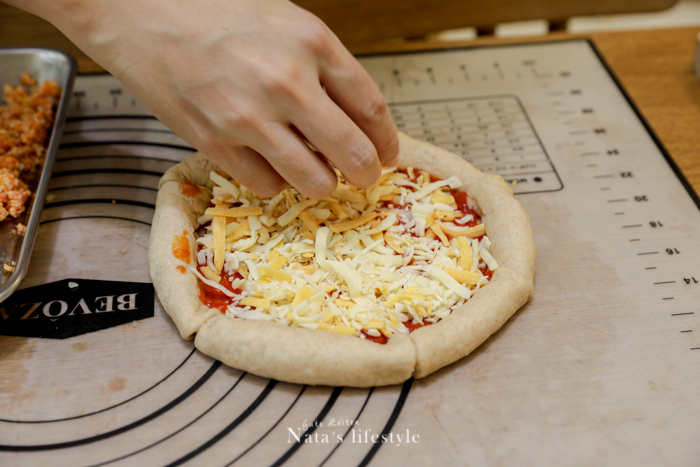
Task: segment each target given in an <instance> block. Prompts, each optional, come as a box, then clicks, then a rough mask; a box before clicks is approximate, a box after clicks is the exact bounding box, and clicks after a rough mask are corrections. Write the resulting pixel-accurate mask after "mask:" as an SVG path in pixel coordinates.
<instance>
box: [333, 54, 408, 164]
mask: <svg viewBox="0 0 700 467" xmlns="http://www.w3.org/2000/svg"><path fill="white" fill-rule="evenodd" d="M330 57H331V60H332V62H329V63H328V64H327V65H326V66H323V67H322V69H321V72H320V77H321V83H322V85H323V86H324V87H325V88H326V92H327V93H328V96H329V97H330V98H331V99H332V100H333V101H334V102H335V103H336V104H337V105H338V106H339V107H340V108H341V109H342V110H343V111H344V112H345V113H346V114H347V115H348V116H349V117H350V118H351V119H352V120H353V121H354V122H355V124H356V125H357V126H358V127H359V128H360V129H361V130H362V131H363V132H364V133H365V134H366V135H367V136H368V137H369V139H370V140H371V141H372V144H373V145H374V147H375V148H376V151H377V155H378V157H379V160H380V161H381V163H382V165H384V166H386V167H388V166H394V165H396V164H397V163H398V154H399V140H398V137H397V136H396V126H395V125H394V121H393V120H392V119H391V114H390V113H389V108H388V106H387V104H386V101H385V100H384V97H383V96H382V93H381V92H380V91H379V88H378V87H377V85H376V84H375V83H374V81H373V80H372V78H371V77H370V76H369V74H368V73H367V71H366V70H365V69H364V68H362V66H361V65H360V64H359V63H358V62H357V60H355V58H354V57H353V56H352V55H350V53H349V52H347V51H346V50H345V49H342V52H341V53H337V54H334V55H331V56H330Z"/></svg>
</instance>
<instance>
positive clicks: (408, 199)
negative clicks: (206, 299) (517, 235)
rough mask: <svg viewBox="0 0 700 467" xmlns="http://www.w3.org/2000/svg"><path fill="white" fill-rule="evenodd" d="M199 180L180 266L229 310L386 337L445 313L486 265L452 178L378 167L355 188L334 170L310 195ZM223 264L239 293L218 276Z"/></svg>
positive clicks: (476, 228) (490, 261)
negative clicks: (324, 187) (191, 239)
mask: <svg viewBox="0 0 700 467" xmlns="http://www.w3.org/2000/svg"><path fill="white" fill-rule="evenodd" d="M210 177H211V180H212V182H214V184H215V187H214V189H213V191H212V193H213V194H214V195H213V199H212V202H213V204H214V206H213V207H209V208H207V210H206V211H205V214H204V215H202V216H201V217H200V218H199V220H200V222H201V226H200V228H199V229H198V231H197V234H198V238H197V242H196V243H197V245H198V246H199V248H200V250H199V251H198V253H197V261H198V269H197V268H192V271H193V272H194V274H195V275H196V276H197V278H198V279H199V280H201V281H203V282H204V283H205V284H206V285H208V286H211V287H214V288H216V289H217V290H220V291H222V292H223V293H225V294H226V295H227V296H229V297H233V298H234V302H233V303H232V304H231V305H230V306H229V307H228V310H227V312H226V313H227V314H228V315H229V316H231V317H234V318H242V319H264V320H270V321H277V322H280V323H283V324H286V325H290V326H298V327H306V328H311V329H320V330H325V331H329V332H335V333H339V334H347V335H354V336H358V337H363V338H375V339H379V338H384V339H386V338H390V337H391V336H393V335H394V334H396V333H408V332H409V328H410V329H412V328H414V327H415V326H416V325H417V324H415V323H418V324H430V323H435V322H437V321H439V320H440V319H442V318H444V317H446V316H447V315H448V314H449V313H450V312H451V310H452V309H453V308H455V307H457V306H460V305H461V304H463V303H464V302H465V301H466V300H468V299H469V298H470V297H471V296H472V294H473V293H475V292H476V291H477V290H478V289H479V288H480V287H482V286H484V285H486V284H488V282H489V279H488V277H489V276H487V275H485V273H484V271H485V270H486V268H488V269H490V270H491V271H494V270H495V269H496V268H497V267H498V263H497V262H496V260H495V258H494V257H493V255H491V254H490V252H489V247H490V245H491V242H490V241H489V239H488V236H486V235H485V234H486V232H485V228H484V225H483V224H476V221H477V219H474V218H473V216H472V215H471V214H468V213H463V212H461V211H460V210H459V208H458V206H457V204H456V202H455V197H454V196H453V194H452V193H453V192H451V191H450V190H453V189H456V188H458V187H459V186H461V182H460V181H459V180H458V179H457V178H456V177H450V178H448V179H447V180H437V181H433V180H434V179H431V177H430V176H429V175H428V174H427V172H424V171H418V170H414V169H413V168H408V169H406V170H405V171H401V170H397V169H385V170H384V171H383V173H382V176H381V178H380V180H379V182H378V183H377V184H376V185H374V186H373V187H371V188H369V189H367V190H357V189H355V188H353V187H351V186H349V185H347V184H345V183H344V182H343V180H342V179H341V180H340V181H339V183H338V187H337V188H336V190H335V191H334V192H333V194H332V195H331V196H329V197H327V198H323V199H320V200H310V199H305V198H303V197H302V196H301V195H300V194H299V193H298V192H297V191H296V190H295V189H293V188H288V189H287V190H284V191H283V192H282V193H280V194H279V195H277V196H275V197H273V198H270V199H260V198H257V197H255V196H254V195H253V194H252V192H250V191H249V190H248V189H246V188H245V187H242V186H240V185H238V184H237V183H236V182H234V181H231V180H228V179H226V178H225V177H223V176H222V175H220V174H219V173H216V172H212V173H211V174H210ZM475 224H476V225H475ZM200 271H201V272H200ZM224 273H226V274H228V275H226V276H225V275H224ZM234 273H238V274H240V275H239V276H237V277H238V278H237V279H235V280H234V279H231V280H232V286H233V288H234V289H236V290H240V291H241V292H240V294H234V293H232V292H231V291H230V290H228V289H227V288H226V287H223V286H222V285H221V284H220V283H219V282H221V281H222V280H223V279H222V277H232V275H233V274H234ZM241 276H242V278H241ZM411 322H413V323H414V324H413V325H412V326H409V324H410V323H411Z"/></svg>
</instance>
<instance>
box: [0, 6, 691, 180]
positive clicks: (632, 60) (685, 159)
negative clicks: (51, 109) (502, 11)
mask: <svg viewBox="0 0 700 467" xmlns="http://www.w3.org/2000/svg"><path fill="white" fill-rule="evenodd" d="M0 6H2V5H1V4H0ZM1 12H2V15H0V47H18V46H49V47H59V48H63V49H65V50H67V51H68V52H70V53H72V54H74V56H75V57H76V58H77V59H78V63H79V67H78V68H79V72H95V71H101V68H100V67H99V66H97V65H96V64H95V63H94V62H92V61H91V60H90V59H89V58H88V57H87V56H85V54H83V53H82V52H81V51H79V50H78V49H77V48H76V47H75V46H73V45H72V44H71V43H70V42H69V41H68V40H67V39H66V38H65V37H64V36H62V35H61V34H60V33H59V32H58V31H56V30H55V29H54V28H53V27H52V26H51V25H49V24H48V23H45V22H43V21H41V20H37V19H36V18H34V19H31V18H28V17H27V16H26V15H16V14H15V13H14V11H13V10H5V9H4V7H3V10H1ZM699 33H700V28H677V29H662V30H658V29H657V30H636V31H619V32H597V33H591V34H585V35H582V34H578V35H571V34H566V33H554V34H550V35H549V36H546V37H538V38H509V39H497V38H479V39H476V40H472V41H468V42H437V41H432V42H428V41H412V42H395V41H392V42H384V43H378V44H367V45H364V46H354V47H353V48H352V49H351V51H352V52H353V53H356V54H361V53H368V52H379V51H382V52H385V51H390V50H416V49H431V48H445V47H450V46H461V47H463V46H471V45H474V46H479V45H486V44H494V43H515V42H523V41H528V42H529V41H542V40H561V39H568V38H572V37H589V38H591V39H592V40H593V42H594V43H595V45H596V47H597V48H598V50H599V51H600V52H601V54H602V55H603V57H604V58H605V60H606V61H607V63H608V64H609V66H610V68H611V69H612V71H613V73H614V74H615V75H616V76H617V78H618V79H619V81H620V82H621V83H622V85H623V87H624V88H625V90H626V91H627V93H628V95H629V96H630V97H631V99H632V100H633V101H634V103H635V104H636V106H637V108H638V109H639V110H640V112H641V113H642V115H643V116H644V118H645V119H646V120H647V122H648V123H649V124H650V126H651V128H652V129H653V131H654V132H655V134H656V135H657V136H658V138H659V139H660V140H661V142H662V144H663V145H664V146H665V147H666V149H667V150H668V152H669V153H670V154H671V156H672V158H673V159H674V161H675V162H676V164H677V165H678V166H679V167H680V169H681V171H682V172H683V174H684V175H685V176H686V178H687V179H688V181H689V182H690V184H691V185H692V186H693V188H694V189H695V192H696V193H700V131H698V129H699V128H700V78H698V77H697V76H695V74H694V73H693V58H694V55H695V51H696V48H697V44H698V39H697V37H698V34H699Z"/></svg>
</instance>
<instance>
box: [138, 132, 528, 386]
mask: <svg viewBox="0 0 700 467" xmlns="http://www.w3.org/2000/svg"><path fill="white" fill-rule="evenodd" d="M399 143H400V153H399V165H400V166H414V167H419V168H422V169H424V170H427V171H429V172H431V173H433V174H435V175H438V176H440V177H444V178H446V177H449V176H452V175H455V176H457V177H458V178H460V180H462V181H463V182H464V186H463V189H465V190H466V191H467V193H468V195H469V197H470V198H472V199H473V200H474V201H475V202H476V204H477V206H478V209H477V210H478V211H479V213H480V215H481V219H482V221H483V222H484V224H485V227H486V232H487V234H488V235H489V238H490V239H491V241H492V246H491V252H492V254H493V255H494V257H495V258H496V260H497V261H498V262H499V268H498V269H497V270H496V271H495V272H494V276H493V280H492V282H491V283H490V284H489V285H488V287H484V288H483V289H480V290H479V292H478V293H476V294H475V295H474V297H472V298H471V299H470V300H469V301H467V303H465V304H464V305H462V306H461V307H458V308H456V309H454V310H453V311H452V312H451V313H450V315H449V316H448V317H447V318H445V319H443V320H441V321H439V322H438V323H436V324H433V325H430V326H425V327H422V328H420V329H417V330H416V331H414V332H412V333H410V334H408V335H396V336H395V337H392V339H391V340H390V341H389V343H387V344H385V345H379V344H375V343H373V342H370V341H367V340H364V339H358V338H357V337H354V336H344V335H339V334H334V333H331V332H318V331H315V330H309V329H302V328H292V327H289V326H285V325H282V324H279V323H274V322H261V321H247V320H242V319H240V320H236V319H231V318H229V317H227V316H225V315H223V314H222V313H221V312H220V311H219V310H216V309H211V308H208V307H206V306H205V305H203V304H202V303H201V301H200V299H199V288H198V286H197V282H196V278H195V277H194V275H193V274H191V273H190V272H189V271H187V273H184V274H183V273H182V272H181V271H182V268H183V267H185V268H189V266H190V265H193V264H195V261H196V258H195V241H194V231H195V229H196V228H197V217H199V215H201V214H202V213H203V212H204V209H206V207H207V204H208V200H209V198H210V189H211V187H212V182H211V181H210V180H209V172H210V171H211V170H215V169H216V168H217V167H216V166H215V165H214V164H212V163H211V162H210V161H209V160H208V159H206V157H205V156H204V155H202V154H201V153H196V154H194V155H192V156H190V157H189V158H187V159H186V160H185V161H183V162H181V163H179V164H177V165H175V166H173V167H172V168H170V169H169V170H168V171H167V172H166V173H165V174H164V175H163V177H162V178H161V181H160V183H159V192H158V198H157V201H156V211H155V214H154V218H153V224H152V228H151V237H150V246H149V267H150V273H151V279H152V281H153V285H154V287H155V289H156V292H157V294H158V298H159V299H160V301H161V304H162V305H163V308H164V309H165V311H166V312H167V313H168V314H169V315H170V317H171V318H172V320H173V322H174V323H175V325H176V327H177V328H178V330H179V332H180V335H181V336H182V337H183V338H186V339H194V344H195V347H196V348H197V349H198V350H200V351H201V352H202V353H204V354H206V355H209V356H211V357H213V358H216V359H218V360H220V361H222V362H223V363H225V364H227V365H229V366H232V367H234V368H238V369H241V370H244V371H248V372H251V373H253V374H256V375H259V376H263V377H268V378H273V379H278V380H281V381H287V382H292V383H300V384H314V385H328V386H355V387H370V386H382V385H390V384H398V383H401V382H403V381H405V380H407V379H408V378H410V377H411V376H413V377H415V378H422V377H425V376H427V375H429V374H431V373H433V372H434V371H436V370H438V369H440V368H442V367H444V366H446V365H448V364H450V363H453V362H454V361H457V360H459V359H461V358H463V357H464V356H466V355H468V354H469V353H471V352H472V351H473V350H474V349H475V348H476V347H478V346H479V345H480V344H481V343H483V342H484V341H485V340H486V339H488V337H489V336H491V335H492V334H493V333H494V332H496V331H497V330H498V329H499V328H500V327H501V326H502V325H503V324H504V323H505V322H506V321H507V320H508V319H509V318H510V317H511V316H512V315H513V314H514V313H515V312H516V311H517V310H518V309H519V308H520V307H522V306H523V305H524V304H525V303H526V302H527V300H528V299H529V298H530V297H531V296H532V293H533V288H534V270H535V259H536V249H535V241H534V235H533V233H532V228H531V226H530V221H529V218H528V216H527V214H526V213H525V211H524V209H523V208H522V206H521V205H520V203H519V202H517V201H516V200H515V198H514V197H513V193H512V191H511V190H510V188H509V187H508V185H507V184H506V183H505V181H504V180H503V179H502V178H501V177H498V176H491V175H487V174H485V173H483V172H481V171H480V170H478V169H476V168H475V167H474V166H473V165H471V164H470V163H468V162H466V161H465V160H463V159H461V158H460V157H458V156H456V155H454V154H452V153H450V152H448V151H445V150H443V149H441V148H437V147H435V146H432V145H430V144H428V143H424V142H421V141H418V140H415V139H412V138H410V137H408V136H406V135H404V134H402V133H399ZM186 182H192V183H193V184H195V185H197V186H198V187H199V190H200V193H199V194H198V195H196V196H186V195H184V194H183V190H182V184H183V183H186ZM182 235H185V236H186V238H187V240H188V241H189V245H190V253H191V255H190V256H191V258H190V262H189V264H187V263H186V262H185V261H183V260H181V259H178V258H176V257H175V255H174V254H173V249H172V248H173V246H172V245H173V239H174V238H175V237H177V236H182ZM178 268H179V269H178ZM224 331H226V333H225V332H224ZM222 336H226V337H225V338H224V337H222ZM299 342H303V344H302V345H299Z"/></svg>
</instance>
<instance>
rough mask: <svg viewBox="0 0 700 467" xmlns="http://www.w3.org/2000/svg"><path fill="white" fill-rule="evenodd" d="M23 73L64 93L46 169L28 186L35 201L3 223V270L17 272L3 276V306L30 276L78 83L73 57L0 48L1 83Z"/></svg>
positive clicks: (0, 237) (0, 246)
mask: <svg viewBox="0 0 700 467" xmlns="http://www.w3.org/2000/svg"><path fill="white" fill-rule="evenodd" d="M24 72H27V73H29V74H30V75H31V76H32V77H33V78H35V79H36V80H37V82H38V83H39V84H41V83H43V82H44V81H46V80H54V81H56V83H57V84H58V85H59V86H60V87H61V88H62V89H63V90H62V93H61V98H60V99H59V102H58V105H57V108H56V120H55V123H54V127H53V129H52V131H51V136H50V138H49V142H48V147H47V151H46V160H45V162H44V166H43V168H42V169H41V174H40V176H39V177H35V180H36V181H35V182H33V183H32V185H31V186H29V188H30V189H31V190H32V197H31V198H30V199H29V201H28V206H27V210H26V211H25V212H24V214H23V215H22V216H20V217H19V218H17V219H6V220H5V221H3V222H0V267H2V264H4V263H8V264H10V265H12V266H13V267H14V271H12V272H4V273H3V275H2V276H1V280H2V282H1V283H0V302H2V301H4V300H5V299H6V298H7V297H9V296H10V295H11V294H12V293H13V292H14V291H15V290H16V289H17V288H18V287H19V285H20V284H21V282H22V280H23V279H24V276H25V275H26V274H27V268H28V267H29V260H30V257H31V254H32V248H33V247H34V239H35V238H36V234H37V230H38V229H39V221H40V219H41V211H42V208H43V206H44V197H45V196H46V190H47V187H48V185H49V180H50V178H51V172H52V171H53V165H54V161H55V159H56V152H57V151H58V145H59V142H60V139H61V134H62V133H63V124H64V122H65V116H66V110H67V108H68V101H69V99H70V95H71V90H72V88H73V81H74V79H75V72H76V62H75V59H74V58H73V57H72V56H70V55H68V54H67V53H65V52H63V51H60V50H56V49H47V48H29V47H27V48H0V83H1V84H12V85H17V84H19V80H20V77H21V76H22V73H24ZM3 105H4V102H3ZM18 223H22V224H24V225H26V227H27V229H26V231H25V233H24V235H18V234H17V224H18Z"/></svg>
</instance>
